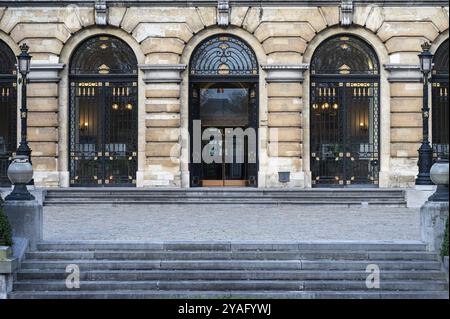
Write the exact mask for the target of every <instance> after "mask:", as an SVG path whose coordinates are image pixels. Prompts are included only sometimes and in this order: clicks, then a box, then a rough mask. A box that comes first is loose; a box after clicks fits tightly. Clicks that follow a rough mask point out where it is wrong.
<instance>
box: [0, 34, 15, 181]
mask: <svg viewBox="0 0 450 319" xmlns="http://www.w3.org/2000/svg"><path fill="white" fill-rule="evenodd" d="M15 63H16V58H15V56H14V53H13V52H12V50H11V49H10V48H9V47H8V46H7V45H6V44H5V43H4V42H3V41H0V114H1V115H0V187H2V186H6V187H7V186H10V185H11V183H10V181H9V178H8V176H7V171H8V166H9V163H10V161H11V156H12V155H13V153H14V152H15V151H16V148H17V83H16V81H17V78H16V67H15Z"/></svg>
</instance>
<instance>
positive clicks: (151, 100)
mask: <svg viewBox="0 0 450 319" xmlns="http://www.w3.org/2000/svg"><path fill="white" fill-rule="evenodd" d="M139 67H140V69H141V70H142V71H143V72H144V78H143V79H144V82H145V84H146V87H145V98H146V103H145V127H146V131H145V158H146V162H145V168H144V171H143V173H142V181H141V185H139V186H161V187H181V166H180V163H181V161H180V124H181V122H180V82H181V77H180V72H181V71H183V70H184V69H185V68H186V66H185V65H183V64H166V65H164V64H163V65H159V64H145V65H140V66H139Z"/></svg>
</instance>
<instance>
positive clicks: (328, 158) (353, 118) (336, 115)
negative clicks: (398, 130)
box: [310, 79, 379, 186]
mask: <svg viewBox="0 0 450 319" xmlns="http://www.w3.org/2000/svg"><path fill="white" fill-rule="evenodd" d="M378 108H379V85H378V82H377V81H367V82H365V81H354V80H347V81H340V82H337V81H336V82H332V81H320V80H317V79H316V80H314V82H312V84H311V109H310V116H311V117H310V118H311V123H310V126H311V144H310V145H311V171H312V183H313V185H321V186H326V185H329V186H333V185H336V186H349V185H377V184H378V172H379V140H378V138H379V110H378Z"/></svg>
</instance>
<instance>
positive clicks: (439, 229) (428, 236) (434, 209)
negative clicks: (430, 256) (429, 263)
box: [420, 202, 449, 253]
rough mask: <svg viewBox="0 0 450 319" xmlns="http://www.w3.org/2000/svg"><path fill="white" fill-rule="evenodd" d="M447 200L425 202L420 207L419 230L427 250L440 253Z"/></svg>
mask: <svg viewBox="0 0 450 319" xmlns="http://www.w3.org/2000/svg"><path fill="white" fill-rule="evenodd" d="M448 207H449V205H448V202H426V203H425V204H424V205H423V206H422V207H421V208H420V232H421V238H422V241H424V242H425V243H426V244H427V250H429V251H436V252H438V253H440V251H441V247H442V242H443V240H444V234H445V223H446V221H447V219H448Z"/></svg>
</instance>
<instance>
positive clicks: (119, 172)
mask: <svg viewBox="0 0 450 319" xmlns="http://www.w3.org/2000/svg"><path fill="white" fill-rule="evenodd" d="M69 69H70V145H69V152H70V156H69V168H70V184H71V186H94V185H97V186H133V185H135V184H136V171H137V139H138V130H137V127H138V86H137V81H138V76H137V59H136V56H135V54H134V52H133V50H132V49H131V48H130V47H129V46H128V45H127V44H126V43H125V42H123V41H122V40H120V39H118V38H116V37H113V36H110V35H101V36H95V37H92V38H89V39H88V40H86V41H84V42H83V43H81V44H80V45H79V46H78V48H77V49H76V51H75V52H74V54H73V56H72V59H71V61H70V66H69Z"/></svg>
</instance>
